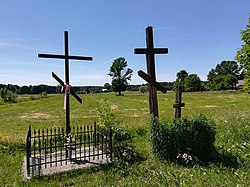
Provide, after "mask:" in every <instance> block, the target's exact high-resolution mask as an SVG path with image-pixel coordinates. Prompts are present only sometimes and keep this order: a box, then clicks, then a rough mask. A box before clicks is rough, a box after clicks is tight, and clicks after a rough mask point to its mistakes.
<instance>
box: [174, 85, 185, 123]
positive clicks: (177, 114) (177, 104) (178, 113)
mask: <svg viewBox="0 0 250 187" xmlns="http://www.w3.org/2000/svg"><path fill="white" fill-rule="evenodd" d="M182 90H183V86H182V85H178V86H176V90H175V104H174V105H173V108H175V115H174V117H175V119H177V118H181V107H184V106H185V103H182V102H181V100H182V99H181V96H182Z"/></svg>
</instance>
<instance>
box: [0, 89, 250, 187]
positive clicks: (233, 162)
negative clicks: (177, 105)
mask: <svg viewBox="0 0 250 187" xmlns="http://www.w3.org/2000/svg"><path fill="white" fill-rule="evenodd" d="M81 97H82V99H83V104H82V105H80V104H79V103H77V101H75V100H74V99H73V98H72V99H71V125H84V124H93V122H94V121H95V120H97V118H98V113H97V111H96V107H97V105H98V104H100V103H102V102H103V101H104V100H108V101H109V102H110V104H111V108H112V111H113V113H114V114H115V116H116V117H118V118H119V119H120V120H122V121H123V123H124V124H125V125H127V126H128V127H129V128H130V129H131V130H132V132H134V134H135V135H136V136H135V138H134V140H135V145H136V149H137V150H138V151H139V153H140V155H142V157H141V159H140V160H138V162H135V163H133V164H129V165H126V164H124V165H121V166H119V165H118V166H116V167H94V168H91V169H88V170H80V171H75V172H69V173H63V174H58V175H53V176H47V177H43V178H35V179H32V180H30V181H23V180H22V177H21V163H22V159H23V157H24V156H25V151H24V148H25V145H24V143H25V137H26V135H27V130H28V127H29V126H31V127H32V128H33V129H34V128H36V129H37V128H51V127H58V126H62V127H64V126H65V113H64V110H63V95H60V96H59V95H49V96H48V97H47V98H43V99H39V100H30V99H28V97H27V96H24V98H19V99H18V102H17V103H14V104H9V103H7V104H4V103H2V102H0V111H1V112H0V139H1V140H0V186H44V184H45V183H46V185H47V186H112V185H113V186H237V185H238V186H250V182H249V181H250V169H249V168H250V110H249V106H250V95H249V94H245V93H241V92H233V91H232V92H230V91H227V92H200V93H183V102H185V107H184V108H183V110H182V114H183V116H185V117H188V116H194V115H198V114H204V115H206V116H208V117H211V118H212V119H214V120H215V122H216V128H217V135H216V148H217V149H218V151H219V152H220V154H221V155H222V158H223V161H222V162H220V163H211V164H209V165H208V166H195V167H193V168H187V167H182V166H179V165H176V164H172V163H169V162H167V161H162V160H159V159H157V158H155V157H154V156H153V155H152V152H151V144H150V137H149V123H148V120H149V109H148V108H149V107H148V95H147V94H140V93H138V92H126V93H125V94H124V96H120V97H118V96H115V94H114V93H104V94H87V95H81ZM158 101H159V115H160V118H161V119H173V116H174V109H173V103H174V93H173V92H169V93H167V94H161V93H159V94H158Z"/></svg>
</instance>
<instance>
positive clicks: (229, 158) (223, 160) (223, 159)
mask: <svg viewBox="0 0 250 187" xmlns="http://www.w3.org/2000/svg"><path fill="white" fill-rule="evenodd" d="M211 163H212V164H215V165H218V166H223V167H227V168H233V169H238V168H240V167H244V166H245V164H244V163H246V161H245V160H243V159H242V158H241V157H240V156H239V155H237V156H236V155H233V154H231V153H229V152H226V151H222V153H219V155H218V157H216V158H214V159H212V160H211V161H210V162H208V164H211Z"/></svg>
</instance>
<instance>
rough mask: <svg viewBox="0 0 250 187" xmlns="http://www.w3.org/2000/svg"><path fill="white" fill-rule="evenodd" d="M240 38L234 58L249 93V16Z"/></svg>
mask: <svg viewBox="0 0 250 187" xmlns="http://www.w3.org/2000/svg"><path fill="white" fill-rule="evenodd" d="M241 40H242V41H243V42H244V44H243V45H242V47H241V48H240V49H237V53H236V56H235V60H237V61H238V62H239V63H240V65H241V68H242V69H243V71H244V74H245V78H244V83H245V84H244V90H245V91H246V92H247V93H250V18H249V19H248V24H247V25H246V30H242V31H241Z"/></svg>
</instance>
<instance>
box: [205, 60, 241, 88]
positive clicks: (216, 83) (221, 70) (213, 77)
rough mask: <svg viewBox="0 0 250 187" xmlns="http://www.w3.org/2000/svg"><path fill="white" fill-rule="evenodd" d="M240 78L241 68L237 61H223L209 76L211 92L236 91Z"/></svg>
mask: <svg viewBox="0 0 250 187" xmlns="http://www.w3.org/2000/svg"><path fill="white" fill-rule="evenodd" d="M238 78H240V73H239V66H238V63H237V62H235V61H226V60H223V61H222V62H221V63H220V64H217V65H216V67H215V69H213V68H212V69H211V71H209V73H208V75H207V80H208V88H209V89H210V90H226V89H234V88H235V87H236V84H237V82H238Z"/></svg>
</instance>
